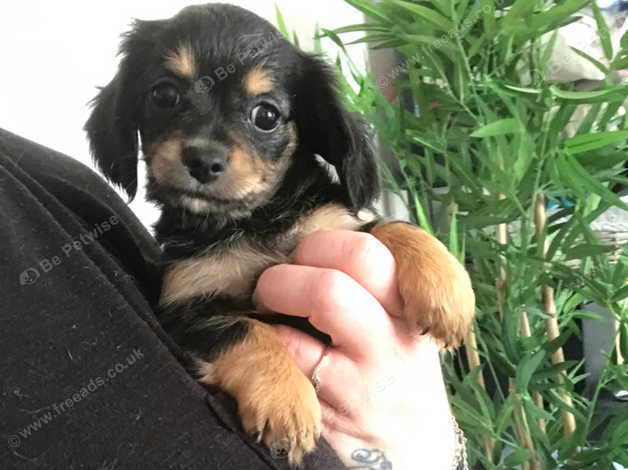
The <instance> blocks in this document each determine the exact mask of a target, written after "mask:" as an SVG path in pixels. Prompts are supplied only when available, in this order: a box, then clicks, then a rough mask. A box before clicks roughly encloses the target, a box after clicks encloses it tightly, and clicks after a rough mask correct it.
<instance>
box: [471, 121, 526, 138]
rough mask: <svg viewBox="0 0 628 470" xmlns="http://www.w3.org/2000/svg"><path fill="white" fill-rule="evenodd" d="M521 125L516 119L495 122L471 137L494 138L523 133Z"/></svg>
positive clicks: (481, 128) (483, 127)
mask: <svg viewBox="0 0 628 470" xmlns="http://www.w3.org/2000/svg"><path fill="white" fill-rule="evenodd" d="M522 131H523V129H522V128H521V124H519V121H517V120H516V119H514V118H508V119H500V120H498V121H493V122H491V123H489V124H486V125H485V126H482V127H480V128H479V129H478V130H476V131H475V132H473V134H471V137H493V136H497V135H505V134H516V133H520V132H522Z"/></svg>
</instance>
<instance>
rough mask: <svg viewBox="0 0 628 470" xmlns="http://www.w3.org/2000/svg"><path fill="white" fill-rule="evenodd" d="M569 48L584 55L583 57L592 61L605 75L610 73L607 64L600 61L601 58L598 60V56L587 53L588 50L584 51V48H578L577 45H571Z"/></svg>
mask: <svg viewBox="0 0 628 470" xmlns="http://www.w3.org/2000/svg"><path fill="white" fill-rule="evenodd" d="M569 48H570V49H571V50H572V51H574V52H575V53H576V54H578V55H579V56H580V57H582V58H583V59H586V60H588V61H589V62H591V63H592V64H593V65H594V66H595V67H597V68H598V69H599V71H600V72H602V73H603V74H604V75H608V74H609V73H610V70H609V69H608V67H607V66H606V65H604V64H603V63H602V62H600V61H599V60H597V59H596V58H594V57H591V56H590V55H589V54H587V53H586V52H584V51H582V50H580V49H578V48H576V47H572V46H569Z"/></svg>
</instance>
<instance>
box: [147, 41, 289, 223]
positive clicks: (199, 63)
mask: <svg viewBox="0 0 628 470" xmlns="http://www.w3.org/2000/svg"><path fill="white" fill-rule="evenodd" d="M251 39H252V40H259V38H257V37H255V36H253V37H251ZM267 40H268V41H279V38H277V37H275V36H270V35H269V36H268V39H267ZM224 42H226V41H224V40H223V43H224ZM168 49H169V51H168V52H166V53H165V54H164V55H163V57H162V60H161V63H158V64H154V66H153V67H154V69H155V76H154V78H153V77H151V79H150V80H149V81H148V82H147V86H146V93H145V94H144V96H143V97H142V106H141V113H140V115H139V119H138V124H139V129H140V133H141V137H142V145H143V152H144V155H145V157H146V161H147V166H148V174H149V195H150V196H151V197H154V198H156V199H158V200H161V201H162V202H164V203H167V204H170V205H180V206H182V207H185V208H186V209H188V210H190V211H193V212H197V213H201V212H202V213H205V212H211V213H217V212H224V213H228V214H230V215H232V216H238V214H242V215H244V214H247V213H250V212H251V210H253V209H254V208H255V207H257V206H258V205H260V204H263V203H264V202H265V201H267V200H268V199H269V198H270V197H271V196H272V195H273V193H274V191H275V190H276V187H277V186H278V185H279V184H280V182H281V180H282V177H283V175H284V173H285V171H286V169H287V168H288V167H289V165H290V162H291V158H292V156H293V154H294V151H295V149H296V147H297V138H298V137H297V132H296V125H295V123H294V120H293V118H292V115H291V103H290V95H289V91H288V89H287V87H286V84H285V83H284V79H283V77H282V74H280V73H279V72H280V71H278V70H275V69H274V68H273V67H272V66H271V65H268V64H267V65H261V64H257V63H256V62H257V61H253V60H250V59H251V58H252V57H247V55H252V54H253V52H251V51H250V50H249V49H247V48H245V47H244V46H242V48H241V50H240V51H238V53H237V54H236V55H229V56H226V57H222V59H227V61H225V62H222V63H221V60H220V59H221V57H216V56H212V55H206V54H203V52H202V51H204V50H206V48H203V47H199V46H198V44H197V45H193V44H192V43H191V42H189V41H182V42H180V43H178V44H175V45H173V47H172V48H168Z"/></svg>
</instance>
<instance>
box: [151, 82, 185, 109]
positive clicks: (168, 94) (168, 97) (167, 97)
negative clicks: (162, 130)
mask: <svg viewBox="0 0 628 470" xmlns="http://www.w3.org/2000/svg"><path fill="white" fill-rule="evenodd" d="M151 96H152V98H153V102H154V103H155V104H156V105H157V106H159V107H160V108H174V107H175V106H176V105H178V104H179V101H181V94H180V93H179V90H178V89H177V87H176V86H174V85H173V84H172V83H160V84H158V85H156V86H155V87H154V88H153V91H152V93H151Z"/></svg>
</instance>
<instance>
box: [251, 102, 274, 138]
mask: <svg viewBox="0 0 628 470" xmlns="http://www.w3.org/2000/svg"><path fill="white" fill-rule="evenodd" d="M251 122H252V123H253V124H254V125H255V127H257V128H258V129H259V130H262V131H264V132H270V131H272V130H273V129H275V128H276V127H277V124H278V123H279V111H278V110H277V108H275V107H274V106H273V105H272V104H268V103H262V104H258V105H257V106H255V107H254V108H253V110H252V111H251Z"/></svg>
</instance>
